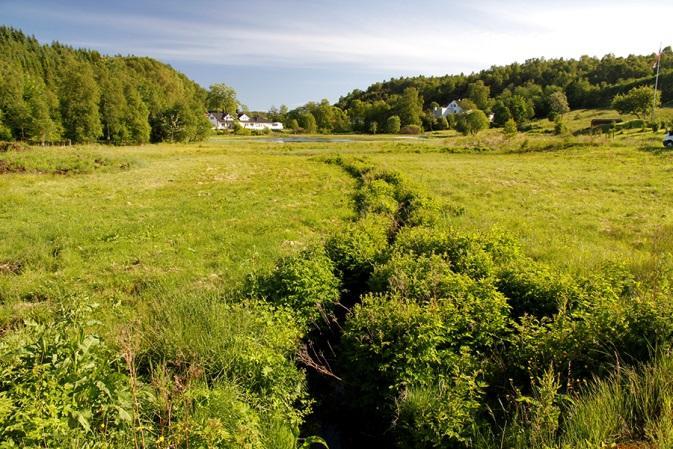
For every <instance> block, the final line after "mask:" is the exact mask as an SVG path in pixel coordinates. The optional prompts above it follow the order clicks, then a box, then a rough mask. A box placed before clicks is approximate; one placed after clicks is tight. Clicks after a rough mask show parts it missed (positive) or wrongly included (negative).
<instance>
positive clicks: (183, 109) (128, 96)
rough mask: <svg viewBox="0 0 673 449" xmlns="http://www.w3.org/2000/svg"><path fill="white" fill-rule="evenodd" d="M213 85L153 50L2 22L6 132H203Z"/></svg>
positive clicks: (173, 135) (105, 138)
mask: <svg viewBox="0 0 673 449" xmlns="http://www.w3.org/2000/svg"><path fill="white" fill-rule="evenodd" d="M205 97H206V92H205V90H204V89H203V88H201V87H200V86H199V85H198V84H196V83H195V82H193V81H191V80H190V79H189V78H187V77H186V76H185V75H183V74H181V73H179V72H177V71H176V70H174V69H173V68H171V67H170V66H168V65H166V64H163V63H161V62H158V61H156V60H154V59H150V58H141V57H134V56H127V57H122V56H105V55H101V54H100V53H98V52H96V51H92V50H82V49H73V48H71V47H68V46H65V45H62V44H59V43H57V42H55V43H53V44H51V45H41V44H40V43H39V42H38V41H37V40H36V39H35V38H34V37H28V36H26V35H25V34H24V33H22V32H21V31H18V30H16V29H13V28H9V27H0V140H12V139H17V140H27V141H32V142H40V143H42V142H46V141H71V142H95V141H102V142H108V143H114V144H130V143H134V144H138V143H146V142H160V141H170V142H173V141H193V140H200V139H202V138H203V137H204V136H205V135H206V133H207V132H208V130H209V124H208V121H207V120H206V119H205V117H204V111H205Z"/></svg>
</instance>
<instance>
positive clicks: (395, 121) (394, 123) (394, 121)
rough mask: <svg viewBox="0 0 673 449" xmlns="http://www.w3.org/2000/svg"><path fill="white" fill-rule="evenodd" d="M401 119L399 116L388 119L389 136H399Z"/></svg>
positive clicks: (387, 129)
mask: <svg viewBox="0 0 673 449" xmlns="http://www.w3.org/2000/svg"><path fill="white" fill-rule="evenodd" d="M400 123H401V122H400V118H399V116H397V115H391V116H390V117H388V119H387V120H386V128H385V131H386V132H387V133H388V134H397V133H399V132H400Z"/></svg>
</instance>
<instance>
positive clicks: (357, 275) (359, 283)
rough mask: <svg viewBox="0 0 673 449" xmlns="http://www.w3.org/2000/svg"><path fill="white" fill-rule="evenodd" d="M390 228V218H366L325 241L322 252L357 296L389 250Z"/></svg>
mask: <svg viewBox="0 0 673 449" xmlns="http://www.w3.org/2000/svg"><path fill="white" fill-rule="evenodd" d="M391 226H392V220H391V219H390V218H389V217H385V216H382V215H378V214H368V215H365V216H364V217H362V218H361V219H360V220H358V221H357V222H353V223H349V224H348V225H346V226H345V227H344V228H343V229H342V230H341V231H339V232H337V233H336V234H334V235H333V236H332V237H330V238H329V239H328V240H327V242H326V243H325V250H326V251H327V255H328V256H329V258H330V259H332V262H333V263H334V265H335V266H336V268H337V269H338V270H339V271H340V272H341V273H342V275H343V281H344V286H345V287H346V288H348V289H349V290H351V291H356V292H357V291H360V290H361V289H362V288H364V286H365V285H366V282H367V279H368V278H369V275H370V274H371V272H372V270H373V269H374V265H375V264H376V263H377V262H378V261H379V260H381V258H382V257H383V256H384V252H385V251H386V250H387V248H388V235H389V232H390V229H391Z"/></svg>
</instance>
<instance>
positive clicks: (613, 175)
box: [0, 111, 673, 448]
mask: <svg viewBox="0 0 673 449" xmlns="http://www.w3.org/2000/svg"><path fill="white" fill-rule="evenodd" d="M610 114H611V112H608V111H578V112H573V113H571V117H572V118H571V120H570V121H569V123H568V125H569V128H570V130H571V131H573V130H575V131H576V130H579V129H581V128H584V127H586V126H587V124H588V122H589V121H590V120H591V118H594V117H601V116H609V115H610ZM552 128H553V123H551V122H548V121H546V120H545V121H540V122H536V123H535V126H534V128H533V129H532V130H531V131H529V132H527V133H525V134H524V133H520V134H519V135H517V136H513V137H506V136H504V135H503V134H502V133H501V132H500V131H499V130H489V131H486V132H484V133H481V134H479V135H477V136H462V135H458V134H456V133H455V132H453V131H442V132H435V133H429V134H426V135H424V136H421V137H418V138H399V137H393V136H374V137H364V136H341V137H340V138H338V139H336V140H338V141H330V140H326V141H320V140H317V141H308V142H289V143H288V142H276V141H270V140H268V139H265V138H263V137H260V138H236V137H231V138H229V137H227V138H212V139H211V140H209V141H207V142H204V143H201V144H171V145H168V144H159V145H145V146H129V147H117V148H112V147H107V146H98V145H87V146H75V147H63V148H60V147H54V148H40V147H32V148H29V149H25V151H8V152H4V153H0V168H2V170H0V192H2V200H1V201H0V334H2V335H3V336H4V337H3V344H2V345H0V350H1V352H2V355H3V356H4V360H6V362H4V363H5V364H4V365H3V367H2V368H3V370H4V371H3V372H4V373H5V374H6V379H7V380H6V381H5V382H8V383H7V385H5V387H7V386H9V387H8V388H14V390H12V391H14V393H13V394H14V396H6V395H4V394H0V428H2V430H0V436H2V437H3V438H4V439H6V440H7V441H14V443H15V444H21V443H23V444H29V443H30V442H31V441H32V442H33V443H32V444H35V445H36V446H39V443H35V441H40V437H37V435H49V438H50V439H49V441H51V442H52V444H53V443H54V442H61V443H63V442H66V441H69V442H70V443H69V444H71V445H72V444H74V445H75V446H73V447H76V446H77V445H81V444H82V441H87V442H88V443H87V444H90V446H91V447H128V446H130V445H134V446H135V447H157V448H164V447H165V448H168V447H176V446H180V447H182V446H185V445H187V446H189V445H190V442H191V444H192V445H193V446H195V447H197V445H199V444H200V445H201V447H260V448H261V447H278V448H281V447H283V448H295V447H298V446H299V445H300V444H302V442H303V443H306V444H307V445H310V444H311V443H316V442H319V441H320V440H319V439H310V438H309V439H303V437H305V436H306V435H319V436H326V435H327V436H329V435H331V437H330V438H328V440H329V442H330V443H331V445H332V446H333V447H336V448H338V447H365V446H367V444H371V443H372V441H375V438H376V436H375V435H376V433H375V432H376V431H377V429H379V430H380V429H389V428H390V426H391V424H390V423H391V422H393V423H394V425H395V427H394V430H393V431H392V432H388V430H385V431H382V434H381V435H383V436H382V437H381V438H382V440H381V441H383V442H384V443H385V444H390V445H397V446H399V447H437V446H445V445H450V446H452V447H470V446H475V445H476V446H477V447H489V448H490V447H496V446H498V447H500V445H499V444H500V443H501V444H505V443H504V442H506V444H505V445H506V446H508V447H551V446H550V445H558V446H559V447H564V446H563V445H564V444H571V445H573V447H580V446H582V445H585V446H586V447H600V445H601V444H612V443H622V442H626V441H644V440H647V441H651V442H654V443H656V444H659V446H657V447H665V446H664V444H668V443H670V442H671V441H673V437H672V436H671V435H673V432H670V429H669V428H668V427H666V425H664V424H662V423H664V422H665V420H666V419H668V417H670V416H673V415H670V413H671V412H670V404H671V403H673V391H670V388H669V387H670V385H667V384H666V385H659V383H658V382H659V380H658V379H659V378H661V377H662V376H666V375H667V374H666V373H667V372H669V371H670V366H669V365H670V363H668V360H669V359H668V358H666V356H664V355H659V356H657V357H662V358H663V362H662V363H661V366H659V365H652V366H650V365H642V366H644V368H642V369H641V368H640V366H641V365H639V364H638V363H640V362H642V363H651V362H652V360H653V359H652V354H650V353H649V352H648V351H647V348H646V346H647V344H649V343H652V344H654V343H657V342H658V340H657V342H653V341H650V340H648V338H650V337H652V336H653V337H652V338H661V339H663V340H662V341H667V339H668V335H669V334H668V333H669V332H670V331H671V329H670V327H671V326H670V325H669V324H666V323H667V322H668V321H670V319H669V318H670V310H673V309H671V308H670V307H669V306H670V301H668V300H664V298H668V291H669V290H668V288H669V286H670V285H671V282H672V281H673V260H671V251H672V248H673V185H672V184H671V183H670V182H669V179H670V176H671V175H672V174H673V152H669V151H666V150H665V149H663V147H662V146H661V137H662V135H663V132H662V131H660V132H659V133H658V134H657V133H652V132H651V131H643V130H641V129H639V128H638V129H629V130H624V131H620V132H616V133H614V135H613V134H601V135H572V134H566V135H562V136H556V135H553V134H552V133H551V129H552ZM360 295H362V296H360ZM442 295H444V296H442ZM446 298H451V300H450V301H449V300H448V299H446ZM531 298H532V300H531ZM531 301H532V302H531ZM667 317H669V318H667ZM647 323H649V324H650V325H651V328H646V327H645V328H644V327H643V326H645V325H646V324H647ZM58 335H60V336H61V337H62V336H64V335H65V336H70V337H68V338H66V337H63V338H56V337H55V336H58ZM87 336H88V337H87ZM89 337H92V338H93V337H95V342H96V344H93V343H92V340H88V339H87V338H89ZM398 337H399V339H398ZM72 339H74V340H72ZM78 339H79V340H78ZM70 341H74V343H72V345H70V346H68V345H69V344H70V343H68V342H70ZM97 345H98V346H97ZM89 347H98V348H99V349H97V350H92V351H91V352H87V351H89ZM339 347H341V349H339ZM608 347H614V348H616V350H615V351H617V350H620V351H621V349H623V350H624V357H625V358H626V357H630V358H629V359H628V360H629V361H631V362H633V363H634V368H629V370H631V371H628V372H627V374H626V377H627V378H628V379H627V380H628V382H627V384H626V386H624V385H623V384H622V378H621V377H619V376H618V375H617V376H616V377H615V376H614V375H613V374H611V373H612V372H613V369H612V368H613V365H612V363H614V362H615V360H614V357H613V356H614V354H609V353H607V354H606V348H608ZM83 348H85V349H83ZM327 348H329V350H330V351H333V353H332V355H330V354H329V353H328V351H327ZM334 348H337V349H334ZM503 348H504V349H503ZM660 349H661V350H662V351H663V350H664V348H660ZM323 351H324V353H325V354H327V355H324V354H323ZM334 351H335V352H334ZM500 351H504V352H503V354H504V355H502V359H500V354H499V352H500ZM50 353H55V354H58V355H59V356H58V357H60V356H62V357H63V360H66V361H67V360H70V361H71V363H65V364H63V365H60V364H58V363H56V360H57V359H58V357H54V358H53V360H52V362H51V363H50V362H49V361H48V360H47V359H45V357H44V354H50ZM615 353H616V352H615ZM662 354H663V353H662ZM87 357H90V358H91V361H92V363H91V364H86V363H84V362H86V361H87V360H89V359H87ZM508 357H509V358H508ZM587 357H588V358H587ZM611 357H613V358H612V359H611ZM655 359H656V357H655ZM81 360H84V362H81V363H82V365H81V366H80V365H78V363H80V361H81ZM655 363H656V362H655ZM31 364H32V365H31ZM101 365H104V366H108V365H109V367H110V371H109V372H108V371H105V370H103V371H100V370H98V368H97V369H96V370H94V371H91V367H93V366H101ZM31 366H32V368H31ZM26 367H28V368H26ZM36 367H39V368H36ZM373 367H375V368H373ZM72 370H75V371H72ZM82 372H86V376H88V377H86V376H83V375H82ZM36 373H37V374H36ZM653 373H654V374H653ZM656 373H660V374H656ZM661 373H664V374H661ZM118 375H121V376H123V377H122V378H118V377H117V376H118ZM73 376H74V377H73ZM78 376H79V377H82V378H87V379H89V378H90V379H91V383H90V385H88V384H87V385H88V386H86V388H88V389H85V390H83V392H82V395H83V396H82V397H92V395H93V396H96V394H100V392H101V391H107V393H106V394H105V395H103V396H105V397H106V398H107V399H105V400H102V399H101V400H98V399H97V400H96V401H97V402H95V403H94V404H93V405H91V407H90V410H88V411H82V410H75V411H72V412H70V411H67V412H63V413H64V414H66V415H67V416H66V418H67V419H66V421H67V420H68V419H69V420H70V421H71V423H70V424H69V426H70V427H68V429H69V430H68V429H65V430H64V427H63V425H62V421H61V420H60V418H59V416H60V415H58V413H56V412H50V413H51V418H52V421H49V420H47V421H45V420H43V419H42V416H43V414H44V407H46V409H48V410H56V409H58V408H59V407H61V405H59V404H62V403H64V402H67V399H66V398H67V397H69V396H68V395H69V394H71V393H70V391H71V390H70V389H68V388H73V387H68V388H65V387H64V389H61V387H60V386H59V385H60V384H63V385H70V384H72V382H74V381H73V380H72V379H73V378H77V377H78ZM321 376H323V377H324V376H326V378H327V380H325V379H324V378H322V377H321ZM593 376H601V377H602V378H603V379H606V380H605V381H604V382H605V383H604V384H600V383H599V384H596V385H594V384H593V383H592V379H593ZM648 376H649V377H648ZM35 379H39V380H45V379H46V380H45V383H44V384H42V383H40V382H37V383H36V382H35ZM336 379H338V380H336ZM506 379H509V382H510V384H509V385H507V381H506ZM513 379H514V380H513ZM641 379H645V380H643V382H645V383H646V384H647V385H646V386H645V387H647V386H648V385H649V386H652V385H654V386H655V387H656V388H657V389H658V390H657V391H659V392H660V393H658V395H659V396H657V398H653V397H649V396H647V392H645V391H644V390H645V387H642V385H641V384H640V383H639V382H640V381H641ZM653 379H654V380H653ZM342 381H343V382H345V385H346V387H345V388H344V387H342V386H340V385H341V384H340V382H342ZM580 381H582V382H584V383H583V384H582V385H584V387H585V388H586V389H584V390H582V391H583V392H584V393H586V394H587V395H588V397H589V399H587V400H586V402H584V403H582V402H579V404H580V405H579V406H576V407H574V408H573V407H571V406H568V405H559V404H566V402H564V401H566V399H567V398H569V397H570V398H572V400H576V399H577V397H576V396H573V394H575V393H573V392H572V391H569V390H568V388H567V386H569V385H570V386H572V385H575V384H574V382H578V384H577V385H575V387H574V388H579V385H580V384H579V382H580ZM629 382H630V383H629ZM379 383H381V385H379ZM74 384H75V385H76V386H75V387H74V388H75V389H77V388H80V387H79V386H78V385H80V383H78V382H74ZM101 384H104V385H105V389H103V387H101V386H100V385H101ZM561 384H564V385H566V386H565V387H562V385H561ZM18 385H20V386H21V388H19V387H18ZM36 385H37V386H36ZM39 385H44V387H40V386H39ZM0 386H1V385H0ZM384 387H387V388H389V390H385V389H384ZM629 388H630V389H629ZM653 388H654V387H653ZM22 389H23V390H22ZM571 390H572V389H571ZM92 391H96V392H98V393H96V394H94V393H92ZM110 391H112V392H113V393H110ZM386 391H389V392H394V393H386ZM26 392H28V393H26ZM505 392H506V394H505ZM508 394H513V395H517V394H518V395H519V396H518V398H519V400H517V401H518V402H516V403H515V406H513V408H511V409H510V408H508V409H507V411H506V412H504V411H501V412H492V413H491V416H490V418H488V417H486V415H488V413H486V410H487V409H485V408H484V407H483V404H485V403H486V404H489V406H493V404H495V403H496V402H497V400H498V398H503V397H505V396H506V395H508ZM620 394H621V396H619V395H620ZM391 395H392V396H391ZM566 395H567V396H566ZM601 395H602V396H601ZM629 395H631V396H629ZM637 395H640V396H637ZM608 396H613V397H617V396H619V397H620V398H622V399H623V400H624V403H623V404H622V403H620V404H617V405H614V404H613V403H610V401H608V400H607V399H605V397H608ZM636 396H637V399H633V398H634V397H636ZM563 398H566V399H563ZM592 398H594V399H592ZM595 398H598V399H595ZM601 398H602V399H601ZM655 399H656V401H659V402H657V404H658V405H653V406H652V407H653V408H652V409H651V410H649V411H645V412H644V411H643V410H641V409H640V408H638V407H637V406H634V405H633V401H644V402H646V401H648V400H652V401H655ZM592 400H593V401H594V402H591V401H592ZM596 401H598V402H600V403H601V404H605V407H607V406H613V409H611V410H612V415H610V414H606V412H605V408H601V406H600V405H596V404H595V403H596ZM628 401H632V402H628ZM656 401H655V402H656ZM42 402H46V403H48V404H49V406H50V407H53V409H52V408H49V407H47V406H43V405H40V404H41V403H42ZM84 402H86V401H84ZM330 403H331V404H330ZM354 404H357V405H354ZM592 404H593V405H592ZM610 404H612V405H610ZM661 404H664V405H661ZM342 406H343V407H345V408H343V409H344V410H347V411H348V412H349V413H350V414H351V415H352V416H351V417H350V420H349V419H345V420H343V417H338V418H335V413H336V412H335V410H337V409H341V408H342ZM592 406H593V408H591V407H592ZM582 407H584V408H582ZM620 407H621V408H620ZM629 407H631V408H629ZM667 407H668V408H667ZM627 409H628V410H627ZM655 409H656V410H655ZM18 410H23V411H22V413H23V415H21V417H20V418H16V416H19V415H18V412H17V411H18ZM373 410H382V412H381V415H380V417H378V418H376V419H372V421H371V423H369V422H366V417H367V416H372V411H373ZM627 412H628V413H631V415H630V416H631V418H632V420H631V421H628V423H627V424H628V425H626V424H624V425H620V424H614V422H611V423H607V424H605V425H604V426H603V427H601V429H604V430H605V429H607V430H605V431H604V433H600V432H599V433H594V434H589V433H587V432H588V430H586V427H587V426H588V427H591V426H592V425H594V424H595V423H593V422H592V421H591V420H592V419H593V420H598V419H600V416H608V415H609V416H610V417H611V418H614V419H615V420H617V421H619V419H621V418H620V417H621V416H622V415H624V414H625V413H627ZM502 413H506V414H509V415H507V416H509V417H510V418H509V419H510V421H511V422H512V423H513V424H510V425H509V427H508V425H507V424H506V425H505V426H504V427H505V428H504V429H503V428H502V427H501V424H502V421H501V419H503V418H502V416H501V415H502ZM561 414H562V416H563V419H561V420H560V419H559V416H561ZM475 416H477V417H479V419H478V420H477V422H482V423H483V422H490V421H489V420H492V421H493V422H495V423H496V424H495V425H494V426H492V427H489V426H488V425H484V426H480V427H479V428H478V429H475V428H474V427H470V426H469V425H468V424H467V423H469V422H471V421H472V418H474V417H475ZM215 418H217V419H215ZM358 418H365V420H362V422H361V423H360V426H362V425H363V423H365V427H366V426H369V425H370V424H371V427H372V429H375V430H374V431H373V432H374V436H372V435H368V436H367V437H363V435H364V434H365V433H366V432H364V431H363V429H359V428H356V429H355V430H354V431H351V432H350V433H348V432H345V431H344V430H343V429H344V426H355V427H357V426H356V425H355V424H354V422H353V421H357V420H358ZM554 419H555V422H556V424H553V421H554ZM330 420H333V421H334V423H336V424H333V425H334V426H336V427H333V426H332V424H330V422H329V421H330ZM386 420H388V421H386ZM573 420H574V421H573ZM510 421H507V420H505V422H506V423H508V422H510ZM641 421H646V422H647V423H648V424H647V426H644V424H643V423H642V422H641ZM72 422H74V423H75V424H72ZM27 423H30V424H27ZM78 423H79V424H78ZM559 423H565V424H564V425H566V427H565V428H563V427H562V426H561V428H562V429H561V430H559V425H560V424H559ZM567 423H571V424H567ZM572 423H575V424H572ZM592 423H593V424H592ZM517 425H518V426H519V427H516V426H517ZM582 426H584V427H582ZM609 426H612V427H609ZM648 426H649V427H648ZM66 427H67V426H66ZM594 427H596V426H595V425H594ZM598 427H600V426H598ZM73 428H76V429H79V430H78V431H75V430H72V429H73ZM334 428H338V429H339V430H338V431H335V430H334ZM26 429H28V430H26ZM91 429H99V430H91ZM100 429H102V430H100ZM625 429H626V430H625ZM369 430H371V429H369ZM369 430H367V431H369ZM300 431H301V433H300ZM3 432H4V433H3ZM78 432H80V433H78ZM573 432H575V433H573ZM657 432H658V433H657ZM334 433H336V434H338V435H337V436H334V435H333V434H334ZM300 437H301V438H300ZM358 438H359V440H358ZM372 438H374V440H373V439H372ZM77 441H78V442H79V443H76V442H77ZM654 443H653V444H654ZM63 444H65V443H63ZM358 445H359V446H358ZM9 447H12V446H9Z"/></svg>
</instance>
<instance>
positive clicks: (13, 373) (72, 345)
mask: <svg viewBox="0 0 673 449" xmlns="http://www.w3.org/2000/svg"><path fill="white" fill-rule="evenodd" d="M90 311H91V310H90V309H80V310H76V311H74V312H62V313H61V316H60V317H59V319H58V320H57V321H54V322H49V323H46V324H37V323H34V322H27V323H26V327H25V328H23V329H21V330H20V331H18V332H17V333H15V334H13V335H10V336H7V337H5V338H3V340H2V341H1V342H0V373H2V375H1V376H0V440H1V441H3V443H2V446H3V447H66V446H71V445H76V446H77V445H83V444H85V443H89V444H91V443H95V442H97V441H99V442H102V441H104V440H108V441H115V440H116V441H120V442H123V441H124V439H125V438H130V434H131V433H132V430H131V429H132V415H133V404H132V400H131V393H130V391H129V385H130V382H129V379H128V377H127V375H126V374H125V370H124V368H123V363H122V361H121V359H120V357H119V356H118V355H117V354H116V353H115V352H114V351H113V350H112V348H111V347H109V346H108V345H106V344H105V343H104V342H103V340H101V338H100V337H99V336H98V335H96V334H95V333H88V331H89V330H90V329H88V326H85V325H84V324H83V323H84V322H85V321H86V320H87V319H90V316H89V314H90Z"/></svg>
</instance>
